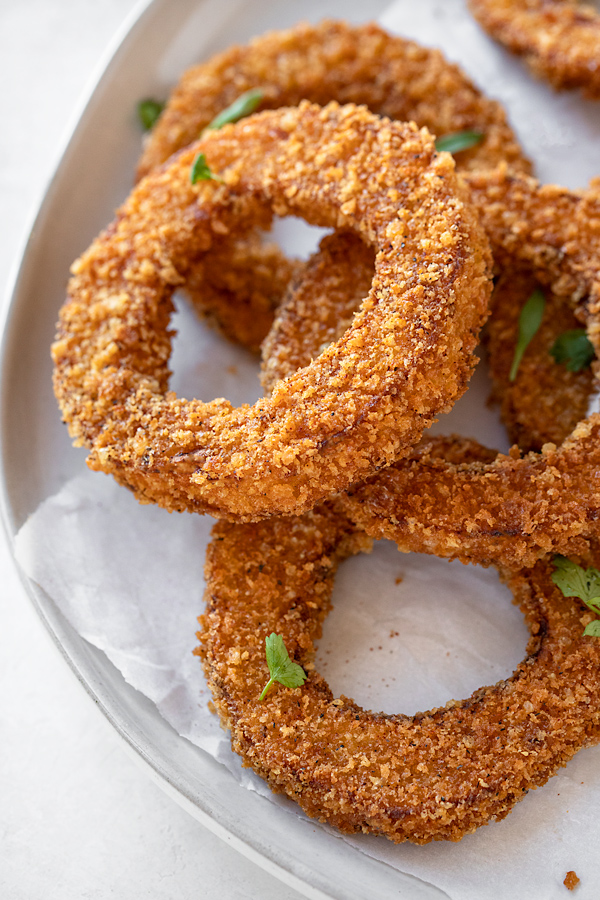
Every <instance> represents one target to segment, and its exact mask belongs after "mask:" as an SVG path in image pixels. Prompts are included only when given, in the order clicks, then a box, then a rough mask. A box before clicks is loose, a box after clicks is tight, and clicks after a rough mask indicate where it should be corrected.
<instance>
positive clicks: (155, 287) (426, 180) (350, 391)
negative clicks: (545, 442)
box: [53, 103, 490, 521]
mask: <svg viewBox="0 0 600 900" xmlns="http://www.w3.org/2000/svg"><path fill="white" fill-rule="evenodd" d="M198 152H202V153H205V154H206V157H207V159H208V163H209V165H210V167H212V170H213V172H215V173H217V175H218V177H219V178H221V179H222V181H223V183H221V182H216V181H214V180H210V181H202V182H200V183H198V184H195V185H192V184H191V182H190V170H191V166H192V161H193V160H194V158H195V157H196V154H197V153H198ZM463 193H464V191H463V187H462V185H461V183H460V182H459V180H458V179H457V177H456V176H455V173H454V163H453V160H452V158H451V157H450V155H449V154H444V153H437V152H436V150H435V147H434V143H433V140H432V138H431V136H430V135H429V134H428V133H427V132H426V131H424V130H423V131H419V130H418V129H417V128H416V126H415V125H414V124H410V123H409V124H401V123H398V122H390V121H389V120H386V119H381V118H379V117H377V116H374V115H373V114H372V113H370V112H369V111H368V110H366V109H365V108H364V107H355V106H352V105H348V106H344V107H340V106H339V105H338V104H336V103H332V104H330V105H329V106H327V107H325V108H321V107H317V106H314V105H311V104H309V103H303V104H302V105H301V106H300V107H298V108H294V109H282V110H277V111H272V112H265V113H260V114H258V115H256V116H254V117H251V118H249V119H245V120H243V121H242V122H240V123H238V124H237V125H233V126H228V127H226V128H224V129H222V130H221V131H215V132H212V133H211V134H209V135H207V136H206V137H205V138H204V139H203V140H202V141H200V142H198V143H197V144H196V145H194V146H193V147H191V148H188V149H187V150H185V151H183V152H182V153H181V154H180V155H179V156H178V157H177V158H176V159H175V160H174V161H173V162H172V164H171V166H169V167H167V168H165V169H163V170H160V171H158V172H156V173H155V174H153V175H151V176H149V177H148V178H147V179H145V180H144V181H142V182H141V183H140V185H139V186H138V187H137V189H136V190H134V192H133V193H132V195H131V196H130V198H129V199H128V201H127V202H126V204H125V206H124V207H123V208H122V209H121V211H120V213H119V214H118V217H117V219H116V221H115V222H114V223H113V224H112V225H111V226H110V227H109V228H108V229H107V231H105V232H104V233H103V234H102V235H101V236H100V237H99V238H98V239H97V240H96V241H95V242H94V243H93V244H92V246H91V247H90V249H89V250H88V251H86V253H84V255H83V256H82V257H81V258H80V259H79V260H78V261H77V262H76V263H75V265H74V268H73V277H72V279H71V282H70V285H69V291H68V299H67V302H66V303H65V305H64V306H63V308H62V310H61V314H60V322H59V331H58V336H57V340H56V342H55V344H54V346H53V356H54V362H55V378H54V384H55V392H56V396H57V398H58V400H59V404H60V406H61V409H62V411H63V415H64V418H65V420H66V421H67V422H68V424H69V428H70V431H71V434H72V436H73V438H74V439H75V441H76V442H77V443H78V444H85V445H87V446H88V447H89V448H90V451H91V453H90V457H89V465H90V467H91V468H93V469H97V470H101V471H104V472H108V473H111V474H113V475H114V476H115V478H116V479H117V480H118V481H119V482H121V483H123V484H126V485H128V486H129V487H130V488H131V489H132V490H133V491H134V493H135V494H136V495H137V496H138V498H139V499H140V500H142V501H146V502H156V503H158V504H159V505H162V506H164V507H166V508H167V509H170V510H184V509H187V510H192V511H196V512H210V513H213V514H215V515H217V516H218V517H227V518H230V519H233V520H238V521H244V520H246V521H248V520H256V519H259V518H261V517H263V516H268V515H273V514H280V513H286V514H288V513H297V512H301V511H304V510H306V509H309V508H312V507H313V506H314V505H315V503H316V502H318V501H319V500H320V499H323V498H325V497H327V496H328V495H330V494H331V493H333V492H335V491H339V490H342V489H344V488H346V487H348V486H349V485H350V484H351V483H352V482H354V481H356V480H357V479H359V478H362V477H364V476H366V475H368V474H370V473H371V472H373V471H374V470H376V469H377V468H379V467H381V466H384V465H388V464H389V463H390V462H392V461H393V460H394V459H396V458H398V457H399V456H400V455H402V454H404V453H406V452H407V450H408V449H409V448H410V446H412V445H413V444H414V443H416V442H417V440H418V439H419V437H420V434H421V432H422V430H423V428H424V427H426V426H427V424H428V423H429V422H431V421H432V419H433V417H434V416H435V415H436V413H438V412H439V411H441V410H443V409H447V408H449V407H450V406H451V405H452V403H453V402H454V401H455V399H456V398H457V397H458V396H459V395H460V394H461V393H462V392H463V391H464V389H465V387H466V383H467V380H468V378H469V375H470V373H471V370H472V365H473V359H472V353H473V350H474V346H475V343H476V339H477V338H476V336H477V332H478V330H479V328H480V327H481V325H482V323H483V321H484V320H485V317H486V314H487V305H488V296H489V288H490V282H489V266H490V256H489V248H488V244H487V240H486V239H485V235H484V234H483V232H482V231H481V228H480V226H479V223H478V221H477V218H476V215H475V212H474V210H473V209H472V208H471V206H470V205H469V204H468V203H464V202H463V199H462V197H463ZM271 212H275V213H277V214H278V215H299V216H304V217H306V218H307V220H308V221H309V222H311V223H313V224H318V225H323V226H328V227H331V226H336V227H342V228H346V229H351V230H355V231H356V232H357V233H358V234H360V235H361V236H362V238H363V239H364V240H365V241H366V242H367V243H370V244H371V245H372V246H373V247H374V249H375V251H376V263H375V276H374V279H373V283H372V286H371V290H370V292H369V295H368V297H367V298H366V299H365V301H364V303H363V305H362V307H361V310H360V312H359V313H358V315H357V316H356V317H355V319H354V321H353V323H352V326H351V328H350V329H349V330H348V331H347V332H346V334H345V335H344V336H343V337H342V338H341V339H340V340H339V341H338V342H336V343H335V344H333V345H332V346H331V347H329V348H328V349H327V350H326V351H325V352H324V353H322V354H321V356H320V357H319V358H318V359H316V360H314V362H313V363H311V365H310V366H308V367H306V368H305V369H303V370H301V371H300V372H299V373H297V375H295V376H293V377H292V378H291V379H288V380H287V381H286V382H285V383H281V385H280V386H279V385H278V386H277V387H276V389H275V390H274V391H273V394H272V396H271V397H270V398H268V399H263V400H261V401H259V402H257V403H256V404H255V405H254V406H252V407H247V406H243V407H240V408H238V409H234V408H232V406H231V404H229V403H228V402H227V401H226V400H222V399H219V400H214V401H212V402H209V403H204V402H202V401H200V400H191V401H189V400H183V399H180V398H178V397H176V396H174V395H173V394H172V393H169V392H168V374H169V373H168V360H169V354H170V334H169V330H168V324H169V314H170V311H171V295H172V293H173V290H174V288H175V287H178V286H180V285H182V284H185V279H186V273H187V271H188V268H189V265H190V259H191V258H197V257H198V255H199V254H200V253H209V252H210V247H211V243H212V238H213V235H214V234H218V235H219V234H223V233H229V232H230V231H231V230H232V229H234V228H236V227H237V225H238V224H241V227H245V226H246V225H248V226H249V225H250V224H253V223H255V222H256V221H259V222H262V221H264V219H265V218H267V217H268V215H269V214H270V213H271Z"/></svg>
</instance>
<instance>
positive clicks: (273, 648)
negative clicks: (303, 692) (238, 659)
mask: <svg viewBox="0 0 600 900" xmlns="http://www.w3.org/2000/svg"><path fill="white" fill-rule="evenodd" d="M265 651H266V656H267V665H268V666H269V672H270V673H271V677H270V678H269V680H268V681H267V683H266V685H265V686H264V688H263V692H262V694H261V695H260V697H259V698H258V699H259V700H263V699H264V697H265V696H266V693H267V691H268V690H269V688H270V687H271V685H272V684H274V683H275V682H276V681H278V682H279V683H280V684H282V685H283V686H284V687H288V688H296V687H301V685H303V684H304V682H305V681H306V672H305V671H304V669H303V668H302V666H299V665H298V663H295V662H292V660H291V659H290V657H289V653H288V652H287V650H286V649H285V644H284V643H283V638H282V637H281V635H280V634H275V633H274V632H273V633H272V634H270V635H269V636H268V637H266V638H265Z"/></svg>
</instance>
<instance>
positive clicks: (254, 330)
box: [185, 229, 302, 353]
mask: <svg viewBox="0 0 600 900" xmlns="http://www.w3.org/2000/svg"><path fill="white" fill-rule="evenodd" d="M301 268H302V262H301V261H300V260H294V259H288V258H287V256H286V255H285V254H284V253H283V252H282V250H281V249H280V248H279V247H278V246H277V244H274V243H266V242H264V241H263V240H262V236H261V235H260V233H259V232H258V231H256V230H255V229H251V230H249V231H248V232H246V233H245V234H240V233H239V232H237V231H236V233H235V234H234V235H233V236H229V235H224V236H223V237H222V238H221V239H220V240H216V241H215V242H214V243H213V245H212V248H211V251H210V253H208V254H206V255H202V256H201V258H200V259H198V260H197V261H196V262H195V263H194V264H192V266H191V267H190V270H189V273H188V275H187V279H186V285H185V293H186V295H187V297H188V298H189V300H190V301H191V302H192V304H193V306H194V309H195V310H196V311H197V312H198V313H199V315H200V316H202V317H203V318H205V319H206V320H207V322H208V324H210V325H212V326H213V327H214V328H216V329H217V330H218V331H219V332H220V333H221V334H223V335H224V336H225V337H226V338H228V339H229V340H230V341H233V342H234V343H236V344H241V346H242V347H245V348H246V349H247V350H250V351H251V352H252V353H259V351H260V346H261V343H262V341H263V340H264V338H265V335H267V334H268V333H269V329H270V328H271V325H272V323H273V317H274V314H275V311H276V309H277V307H278V306H279V304H280V303H281V298H282V297H283V296H284V295H285V292H286V289H287V286H288V284H289V283H290V281H291V280H292V278H294V277H295V276H296V275H297V274H298V273H299V271H300V269H301Z"/></svg>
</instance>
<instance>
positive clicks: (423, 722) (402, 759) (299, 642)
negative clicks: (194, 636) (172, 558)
mask: <svg viewBox="0 0 600 900" xmlns="http://www.w3.org/2000/svg"><path fill="white" fill-rule="evenodd" d="M361 549H368V546H365V537H364V535H362V534H361V533H360V532H358V533H357V532H355V531H354V530H353V528H352V526H351V525H350V523H349V522H348V521H347V520H346V519H345V518H344V517H343V516H342V515H341V514H340V511H339V510H338V509H336V508H335V507H333V506H322V507H320V508H318V509H316V510H314V511H312V512H310V513H307V514H305V515H304V516H302V517H299V518H292V519H271V520H268V521H265V522H261V523H258V524H251V525H230V524H227V523H223V522H221V523H218V524H217V525H216V526H215V529H214V531H213V540H212V543H211V544H210V546H209V551H208V557H207V564H206V577H207V589H206V612H205V614H204V615H203V616H202V617H201V619H200V622H201V626H202V631H201V632H200V633H199V635H198V636H199V638H200V647H199V649H198V651H197V652H198V653H199V655H200V656H201V657H202V660H203V663H204V668H205V671H206V675H207V678H208V682H209V685H210V688H211V691H212V694H213V698H214V702H215V706H216V708H217V711H218V713H219V716H220V718H221V722H222V724H223V726H224V727H225V728H229V729H230V730H231V741H232V747H233V749H234V750H235V751H236V752H237V753H239V754H240V755H241V757H242V760H243V763H244V765H245V766H250V767H252V768H253V769H254V770H255V771H256V772H257V773H258V774H259V775H260V776H262V777H263V778H264V779H265V780H266V781H267V782H268V784H269V785H270V787H271V788H272V789H273V790H274V791H277V792H280V793H284V794H287V795H288V796H289V797H291V798H292V799H294V800H296V801H297V803H298V804H299V805H300V806H301V807H302V809H303V810H304V811H305V812H306V813H307V814H308V815H309V816H313V817H315V818H318V819H320V820H321V821H326V822H328V823H330V824H332V825H334V826H336V827H337V828H339V829H340V830H341V831H343V832H357V831H362V832H369V833H374V834H379V835H385V836H386V837H388V838H390V839H391V840H392V841H395V842H400V841H405V840H409V841H413V842H415V843H419V844H422V843H427V842H428V841H431V840H442V839H446V840H453V841H456V840H460V838H462V837H463V836H464V835H465V834H468V833H469V832H472V831H474V830H475V829H476V828H477V827H478V826H481V825H485V824H487V823H488V822H490V821H493V820H497V819H501V818H503V817H504V816H505V815H507V813H508V812H509V811H510V810H511V808H512V807H513V806H514V804H515V803H516V802H517V801H518V800H521V799H522V798H523V797H524V796H525V794H526V793H527V791H528V790H530V789H532V788H536V787H538V786H540V785H542V784H544V783H545V782H546V781H547V780H548V778H549V777H550V776H551V775H553V774H554V773H555V772H556V771H557V769H558V768H559V767H561V766H563V765H565V763H566V762H567V761H568V760H569V759H570V758H571V757H572V756H573V755H574V753H575V752H576V751H577V750H578V749H579V748H581V747H585V746H586V745H589V744H592V743H595V742H596V741H597V740H598V737H599V728H600V677H599V675H600V642H598V641H597V640H596V639H594V638H589V637H583V628H584V624H583V622H585V621H588V620H589V619H590V618H592V616H591V615H589V614H588V615H587V616H586V612H585V610H584V607H583V606H582V604H580V603H579V601H577V600H573V599H572V598H569V599H565V598H564V597H563V596H562V593H561V592H560V590H558V588H556V587H555V586H554V585H553V584H552V581H551V579H550V574H551V570H552V567H551V565H550V564H549V563H547V562H540V563H538V564H537V565H536V566H535V568H533V569H530V570H523V571H506V570H504V571H503V572H502V574H503V577H504V578H505V580H506V582H507V584H508V586H509V588H510V590H511V591H512V592H513V595H514V598H515V601H516V602H517V603H518V604H519V605H520V607H521V610H522V611H523V614H524V616H525V619H526V621H527V624H528V626H529V629H530V631H531V638H530V641H529V644H528V647H527V657H526V659H525V660H524V661H523V662H522V663H521V664H520V665H519V666H518V667H517V669H516V670H515V672H514V673H513V675H512V676H511V677H510V678H508V679H507V680H505V681H501V682H499V683H498V684H496V685H494V686H491V687H483V688H481V689H479V690H478V691H476V692H475V693H474V694H473V695H472V696H471V697H469V698H467V699H460V700H458V701H450V702H449V703H448V704H447V705H446V707H444V708H441V709H436V710H431V711H429V712H423V713H417V714H416V715H414V716H405V715H401V714H398V715H388V714H384V713H378V712H370V711H367V710H364V709H362V708H361V707H360V706H358V705H357V704H355V703H354V702H353V701H352V700H350V699H348V698H346V697H344V696H341V697H339V698H336V697H334V695H333V694H332V692H331V690H330V689H329V687H328V685H327V683H326V682H325V680H324V679H323V678H322V677H321V676H320V675H319V673H318V672H317V671H316V670H315V667H314V661H313V659H314V643H315V641H316V640H317V639H318V638H319V636H320V632H321V624H322V621H323V618H324V616H325V615H326V614H327V612H328V609H329V606H330V596H331V589H332V583H333V578H334V573H335V570H336V568H337V565H338V563H339V562H340V561H341V560H342V559H344V558H345V557H346V556H348V555H350V554H352V553H356V552H358V551H359V550H361ZM271 632H275V633H277V634H280V635H281V636H282V637H283V639H284V642H285V645H286V647H287V649H288V652H289V654H290V656H291V658H292V659H294V660H295V661H296V662H298V663H299V664H300V665H302V666H303V667H304V669H305V671H306V673H307V675H308V678H307V681H306V683H305V684H304V685H303V687H301V688H298V689H294V690H291V689H288V688H285V687H283V686H281V685H275V686H274V687H273V688H272V689H271V691H270V692H269V693H268V694H267V696H266V698H265V700H264V701H263V702H262V703H261V702H259V700H258V697H259V695H260V693H261V690H262V688H263V686H264V685H265V684H266V682H267V680H268V678H269V672H268V668H267V663H266V659H265V637H266V636H267V635H268V634H270V633H271Z"/></svg>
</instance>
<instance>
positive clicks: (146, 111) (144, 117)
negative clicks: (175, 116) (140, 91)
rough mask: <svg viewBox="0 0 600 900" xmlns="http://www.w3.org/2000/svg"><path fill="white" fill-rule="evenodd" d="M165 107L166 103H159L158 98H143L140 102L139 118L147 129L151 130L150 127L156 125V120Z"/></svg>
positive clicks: (138, 108)
mask: <svg viewBox="0 0 600 900" xmlns="http://www.w3.org/2000/svg"><path fill="white" fill-rule="evenodd" d="M164 108H165V104H164V103H159V101H158V100H141V101H140V102H139V103H138V107H137V113H138V119H139V120H140V122H141V123H142V127H143V128H144V129H145V130H146V131H150V129H151V128H153V127H154V125H155V123H156V120H157V119H158V117H159V116H160V114H161V112H162V111H163V109H164Z"/></svg>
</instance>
